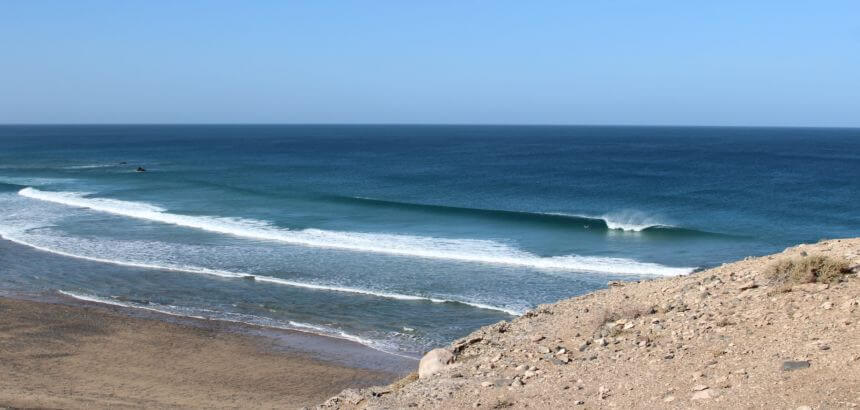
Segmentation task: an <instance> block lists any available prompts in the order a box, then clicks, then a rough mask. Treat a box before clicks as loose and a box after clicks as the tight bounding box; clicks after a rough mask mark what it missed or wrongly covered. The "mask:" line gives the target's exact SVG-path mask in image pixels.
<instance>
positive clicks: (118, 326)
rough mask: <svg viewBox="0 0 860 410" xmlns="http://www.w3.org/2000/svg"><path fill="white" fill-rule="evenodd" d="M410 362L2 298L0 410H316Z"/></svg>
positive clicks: (349, 348)
mask: <svg viewBox="0 0 860 410" xmlns="http://www.w3.org/2000/svg"><path fill="white" fill-rule="evenodd" d="M414 365H415V362H414V361H412V360H409V359H403V358H399V357H397V356H392V355H388V354H385V353H381V352H377V351H375V350H372V349H369V348H367V347H364V346H361V345H358V344H356V343H352V342H349V341H344V340H339V339H333V338H328V337H321V336H316V335H310V334H306V333H301V332H292V331H279V330H271V329H263V328H257V327H253V326H245V325H239V324H235V323H229V322H221V321H207V320H197V319H185V318H172V317H166V316H164V315H158V314H149V313H143V314H142V313H139V312H133V311H130V309H125V308H121V307H112V306H104V305H99V304H89V303H78V302H74V301H71V300H63V299H62V298H57V299H56V300H54V301H47V302H46V301H33V300H23V299H19V298H14V299H12V298H6V297H0V407H4V406H5V407H40V408H105V407H111V408H141V407H145V408H164V407H170V408H226V407H233V408H237V407H239V408H301V407H303V406H311V407H312V406H314V405H316V404H318V403H321V402H323V401H325V400H326V399H327V398H329V397H331V396H333V395H335V394H337V393H338V392H340V391H341V390H342V389H344V388H347V387H360V386H369V385H379V384H386V383H389V382H391V381H393V380H396V379H398V378H400V377H402V376H403V375H404V374H405V373H406V372H408V371H409V369H410V368H414Z"/></svg>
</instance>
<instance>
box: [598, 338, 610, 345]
mask: <svg viewBox="0 0 860 410" xmlns="http://www.w3.org/2000/svg"><path fill="white" fill-rule="evenodd" d="M594 344H596V345H598V346H606V345H608V344H609V342H607V341H606V338H603V337H601V338H600V339H594Z"/></svg>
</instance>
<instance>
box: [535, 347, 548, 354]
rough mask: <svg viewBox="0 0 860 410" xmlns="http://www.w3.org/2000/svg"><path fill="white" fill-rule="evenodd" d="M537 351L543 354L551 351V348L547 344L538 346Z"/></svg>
mask: <svg viewBox="0 0 860 410" xmlns="http://www.w3.org/2000/svg"><path fill="white" fill-rule="evenodd" d="M537 351H538V353H542V354H547V353H549V352H550V350H549V348H548V347H546V346H538V348H537Z"/></svg>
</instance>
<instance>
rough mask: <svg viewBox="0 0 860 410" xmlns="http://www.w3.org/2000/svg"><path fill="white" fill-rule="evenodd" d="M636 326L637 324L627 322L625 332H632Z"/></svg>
mask: <svg viewBox="0 0 860 410" xmlns="http://www.w3.org/2000/svg"><path fill="white" fill-rule="evenodd" d="M634 326H636V324H635V323H633V322H627V324H625V325H624V330H630V329H633V327H634Z"/></svg>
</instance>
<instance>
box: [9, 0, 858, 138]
mask: <svg viewBox="0 0 860 410" xmlns="http://www.w3.org/2000/svg"><path fill="white" fill-rule="evenodd" d="M237 122H238V123H492V124H509V123H513V124H689V125H798V126H860V1H857V0H849V1H826V0H823V1H789V0H786V1H766V0H760V1H730V0H721V1H692V0H690V1H681V0H676V1H659V0H647V1H646V0H642V1H621V0H618V1H612V0H610V1H581V2H578V1H573V0H568V1H534V2H531V1H465V0H458V1H441V0H439V1H426V2H416V1H383V0H366V1H347V0H344V1H324V0H314V1H310V0H309V1H262V0H260V1H239V0H236V1H215V0H210V1H188V0H175V1H174V0H169V1H168V0H164V1H159V0H140V1H135V0H128V1H116V0H104V1H88V0H74V1H69V0H63V1H47V0H45V1H42V0H38V1H37V0H20V1H18V0H0V123H237Z"/></svg>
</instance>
